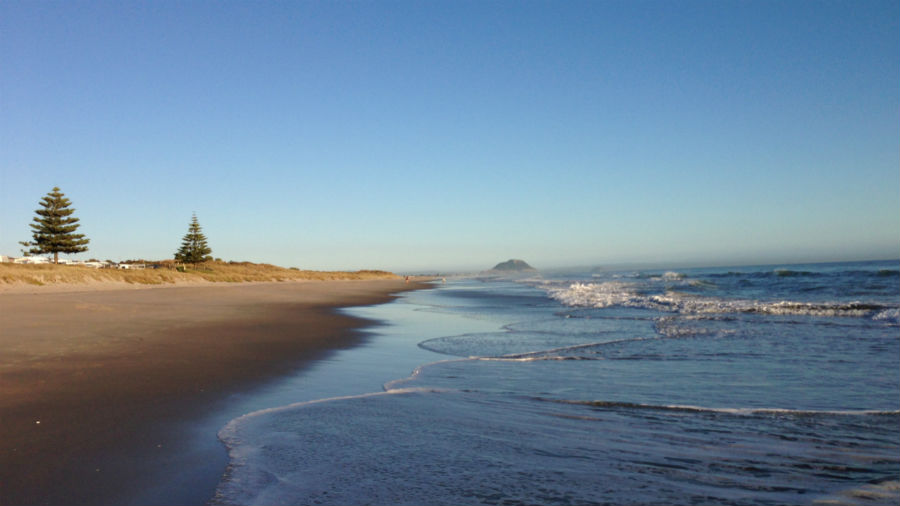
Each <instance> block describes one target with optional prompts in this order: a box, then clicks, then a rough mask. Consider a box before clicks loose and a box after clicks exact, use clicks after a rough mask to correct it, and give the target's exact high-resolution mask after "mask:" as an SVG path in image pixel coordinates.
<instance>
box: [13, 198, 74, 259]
mask: <svg viewBox="0 0 900 506" xmlns="http://www.w3.org/2000/svg"><path fill="white" fill-rule="evenodd" d="M39 204H40V205H41V208H40V209H36V210H35V213H36V214H37V216H35V217H34V220H33V221H34V223H31V224H30V226H31V229H32V240H31V241H21V242H20V243H19V244H21V245H22V246H25V247H26V248H29V249H28V250H22V251H23V252H25V253H28V254H32V255H40V254H45V253H48V254H49V253H52V254H53V263H59V254H60V253H82V252H84V251H87V250H88V248H87V244H88V243H89V242H90V239H87V238H86V237H85V236H84V234H76V233H75V231H76V230H77V229H78V227H79V226H80V224H79V223H78V221H79V220H78V218H75V217H74V216H72V213H74V212H75V209H71V208H70V207H69V206H70V205H72V202H71V201H70V200H69V199H67V198H66V196H65V194H63V193H62V192H61V191H60V189H59V188H58V187H53V190H51V191H50V192H49V193H47V195H46V196H45V197H44V198H42V199H41V201H40V202H39Z"/></svg>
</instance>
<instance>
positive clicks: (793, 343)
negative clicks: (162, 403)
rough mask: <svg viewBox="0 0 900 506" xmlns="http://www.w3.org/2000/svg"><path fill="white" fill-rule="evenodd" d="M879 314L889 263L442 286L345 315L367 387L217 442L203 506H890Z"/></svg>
mask: <svg viewBox="0 0 900 506" xmlns="http://www.w3.org/2000/svg"><path fill="white" fill-rule="evenodd" d="M898 309H900V262H897V261H888V262H865V263H840V264H815V265H792V266H787V267H785V266H762V267H759V266H757V267H735V268H710V269H680V270H673V271H665V270H627V271H607V270H593V271H591V270H584V271H580V272H576V271H570V272H564V271H561V272H552V273H546V272H541V273H534V274H531V275H529V276H528V277H525V278H520V279H506V278H496V277H484V276H482V277H477V276H476V277H469V278H454V279H450V280H448V281H447V282H446V283H444V284H439V285H437V286H435V288H433V289H430V290H423V291H417V292H411V293H408V294H406V295H405V296H404V297H403V298H401V299H400V300H398V301H396V302H394V303H391V304H387V305H384V306H376V307H372V308H360V309H356V310H352V311H351V313H353V314H357V315H359V316H365V317H369V318H382V319H386V320H388V321H389V322H390V323H391V324H390V325H388V326H386V327H382V328H380V329H376V332H375V335H374V336H373V337H372V340H371V341H369V343H368V344H367V345H366V346H367V348H368V350H362V351H359V352H357V355H352V354H350V355H347V357H353V356H358V357H369V358H368V359H364V358H360V359H359V361H360V364H359V367H358V369H360V370H362V371H363V373H362V374H363V376H365V377H366V378H367V380H365V381H371V382H372V384H370V385H369V386H370V388H368V389H367V388H363V384H364V383H365V381H363V380H360V381H357V382H356V387H357V389H358V391H356V392H348V391H347V388H345V387H338V386H339V385H346V382H344V381H342V380H340V377H342V376H344V375H352V374H354V372H353V371H354V370H356V369H357V368H354V364H353V363H352V361H349V362H348V361H346V360H345V361H344V362H343V363H341V364H339V365H338V366H336V367H335V368H332V372H331V373H329V374H331V375H333V376H334V378H335V379H334V380H333V381H332V382H329V381H326V382H324V383H323V382H322V381H319V382H318V386H316V387H315V388H313V390H312V391H313V392H316V393H317V394H320V395H321V398H316V399H312V398H310V394H309V391H308V390H306V389H304V387H303V386H302V385H300V384H298V385H297V397H296V401H297V402H295V403H289V404H286V405H283V406H273V407H272V408H270V409H264V410H261V411H256V412H252V413H248V414H246V415H244V416H241V417H239V418H236V419H234V420H232V421H231V422H229V423H228V425H227V426H225V427H224V428H223V429H222V430H221V432H220V434H219V436H220V439H221V440H222V441H223V442H224V443H225V445H226V446H227V448H228V451H229V455H230V459H231V464H230V466H229V469H228V471H227V473H226V476H225V477H224V479H223V481H222V482H221V484H220V485H219V487H218V491H217V493H216V497H215V498H214V502H220V503H235V504H610V503H611V504H647V503H667V504H673V503H674V504H695V503H698V504H816V503H831V504H833V503H858V504H897V503H898V502H900V324H898ZM348 353H352V350H351V351H350V352H348ZM363 362H365V363H363ZM400 371H403V372H402V373H401V372H400ZM379 374H382V375H383V376H385V377H382V378H381V379H379V380H377V382H376V381H375V378H376V377H377V376H378V375H379ZM326 377H327V376H326ZM331 383H333V384H334V385H338V386H336V387H335V388H336V389H335V390H332V391H331V392H333V394H332V395H329V388H328V384H331ZM323 385H325V386H323Z"/></svg>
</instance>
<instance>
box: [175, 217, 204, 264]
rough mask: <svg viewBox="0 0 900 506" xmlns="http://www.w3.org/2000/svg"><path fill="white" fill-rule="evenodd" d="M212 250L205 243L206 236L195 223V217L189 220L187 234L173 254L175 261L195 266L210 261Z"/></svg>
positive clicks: (198, 224) (197, 223) (196, 222)
mask: <svg viewBox="0 0 900 506" xmlns="http://www.w3.org/2000/svg"><path fill="white" fill-rule="evenodd" d="M210 253H212V249H211V248H210V247H209V244H207V243H206V236H205V235H204V234H203V230H202V229H201V228H200V223H199V222H198V221H197V215H196V214H194V215H193V217H192V218H191V224H190V225H188V232H187V234H185V235H184V238H182V239H181V247H180V248H178V251H176V252H175V260H177V261H179V262H184V263H187V264H196V263H200V262H208V261H210V260H212V257H211V256H210Z"/></svg>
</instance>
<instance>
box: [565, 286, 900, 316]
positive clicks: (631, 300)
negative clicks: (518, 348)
mask: <svg viewBox="0 0 900 506" xmlns="http://www.w3.org/2000/svg"><path fill="white" fill-rule="evenodd" d="M548 294H549V295H550V297H551V298H553V299H555V300H557V301H559V302H561V303H563V304H565V305H567V306H572V307H591V308H607V307H612V306H623V307H632V308H641V309H652V310H656V311H665V312H672V313H683V314H700V313H750V314H753V313H755V314H765V315H803V316H839V317H866V316H871V317H876V318H878V319H884V320H887V319H890V318H891V315H895V314H896V312H897V308H892V307H889V306H885V305H881V304H876V303H867V302H798V301H791V300H782V301H776V302H766V301H758V300H747V299H721V298H716V297H704V296H699V295H693V294H687V293H682V292H676V291H666V292H665V293H662V294H644V293H641V291H640V287H639V286H637V285H635V284H630V283H626V282H621V281H607V282H603V283H580V282H576V283H572V284H570V285H568V286H565V287H557V288H553V287H551V288H548Z"/></svg>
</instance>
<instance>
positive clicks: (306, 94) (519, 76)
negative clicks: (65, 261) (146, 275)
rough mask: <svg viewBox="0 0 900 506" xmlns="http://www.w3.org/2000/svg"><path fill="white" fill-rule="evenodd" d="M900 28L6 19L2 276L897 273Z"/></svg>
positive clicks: (638, 18)
mask: <svg viewBox="0 0 900 506" xmlns="http://www.w3.org/2000/svg"><path fill="white" fill-rule="evenodd" d="M898 39H900V5H898V3H897V2H895V1H872V2H864V3H856V2H777V1H759V2H707V1H699V0H698V1H675V2H668V1H650V2H640V3H632V2H612V1H608V2H607V1H573V2H565V3H558V2H544V1H526V2H504V1H501V2H476V1H471V2H469V1H462V2H427V3H422V2H413V1H405V0H401V1H396V2H371V3H362V2H354V3H339V2H285V3H252V4H251V3H245V2H218V3H211V2H202V1H199V2H189V3H183V2H169V1H160V2H153V3H144V2H133V1H126V2H106V1H100V2H41V3H35V2H4V3H2V4H0V54H2V55H3V71H2V72H0V111H2V115H3V121H2V122H0V253H2V254H5V255H14V256H18V255H19V254H20V249H21V247H20V246H19V245H18V242H19V241H25V240H30V239H31V231H30V228H29V226H28V225H29V223H31V220H32V218H33V217H34V210H35V209H36V208H37V207H38V201H39V200H40V199H41V198H42V197H43V196H44V195H45V194H46V193H47V192H49V191H50V190H51V188H53V187H54V186H58V187H59V188H61V190H62V191H63V192H64V193H65V194H66V196H67V197H68V198H70V199H71V200H72V202H73V207H74V208H75V209H76V211H75V216H76V217H78V218H80V219H81V225H82V226H81V228H80V229H79V232H80V233H84V234H85V235H86V236H87V237H88V238H89V239H90V240H91V242H90V244H89V248H90V249H89V251H88V252H87V253H84V254H81V255H76V256H73V257H74V258H91V257H96V258H101V259H107V258H109V259H113V260H125V259H132V258H147V259H163V258H171V257H172V255H173V254H174V252H175V251H176V249H177V248H178V246H179V244H180V241H181V238H182V236H183V235H184V234H185V233H186V231H187V227H188V224H189V222H190V219H191V215H192V213H195V212H196V214H197V218H198V220H199V222H200V225H201V226H202V227H203V231H204V233H205V234H206V236H207V237H208V239H209V245H210V247H211V248H212V250H213V251H212V255H213V256H214V257H219V258H222V259H224V260H235V261H252V262H262V263H272V264H276V265H281V266H285V267H290V266H295V267H299V268H304V269H319V270H356V269H366V268H371V269H386V270H392V271H407V272H408V271H416V270H435V271H460V270H483V269H487V268H490V267H491V266H492V265H494V264H495V263H497V262H500V261H503V260H506V259H509V258H521V259H524V260H526V261H528V262H529V263H531V264H532V265H535V266H544V267H550V266H553V267H563V266H581V265H597V264H625V263H630V264H648V265H651V264H652V265H659V266H663V265H672V266H676V265H713V264H714V265H742V264H743V265H746V264H777V263H804V262H829V261H854V260H874V259H885V258H888V259H891V258H897V257H898V255H900V212H898V211H900V177H898V168H900V124H898V121H897V111H898V110H900V66H898V65H897V61H900V47H898V46H897V40H898Z"/></svg>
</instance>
